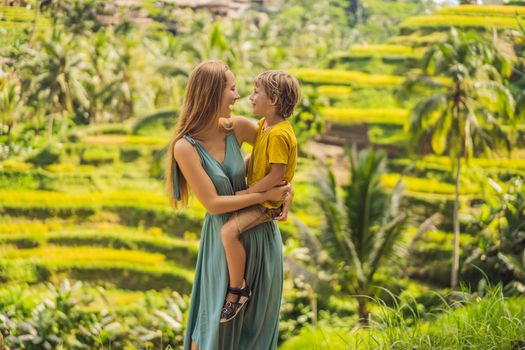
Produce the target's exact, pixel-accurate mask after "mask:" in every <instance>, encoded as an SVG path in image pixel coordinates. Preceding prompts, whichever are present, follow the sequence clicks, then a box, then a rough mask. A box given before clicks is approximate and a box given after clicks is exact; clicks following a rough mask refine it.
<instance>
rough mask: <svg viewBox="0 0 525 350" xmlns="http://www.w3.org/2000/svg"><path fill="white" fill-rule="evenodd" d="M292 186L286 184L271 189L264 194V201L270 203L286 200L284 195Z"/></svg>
mask: <svg viewBox="0 0 525 350" xmlns="http://www.w3.org/2000/svg"><path fill="white" fill-rule="evenodd" d="M291 189H292V185H291V184H290V183H289V182H286V183H285V184H284V185H279V186H275V187H273V188H272V189H270V190H268V191H266V192H264V193H265V195H266V197H267V198H266V200H268V201H272V202H278V201H282V200H284V199H285V198H286V195H287V194H288V193H289V192H290V191H291Z"/></svg>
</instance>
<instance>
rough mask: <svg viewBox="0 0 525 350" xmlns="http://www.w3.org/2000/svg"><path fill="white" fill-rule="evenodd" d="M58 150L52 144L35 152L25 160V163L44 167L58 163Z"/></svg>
mask: <svg viewBox="0 0 525 350" xmlns="http://www.w3.org/2000/svg"><path fill="white" fill-rule="evenodd" d="M60 153H61V152H60V149H59V148H58V147H57V146H56V145H53V144H49V145H47V146H45V147H44V148H42V149H41V150H39V151H37V152H36V153H35V154H34V155H32V156H29V157H28V158H27V160H26V161H27V162H29V163H31V164H33V165H36V166H40V167H44V166H47V165H51V164H55V163H58V162H59V161H60Z"/></svg>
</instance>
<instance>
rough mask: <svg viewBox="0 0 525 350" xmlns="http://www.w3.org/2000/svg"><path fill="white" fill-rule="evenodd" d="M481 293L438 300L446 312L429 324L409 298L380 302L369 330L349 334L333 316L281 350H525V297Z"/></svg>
mask: <svg viewBox="0 0 525 350" xmlns="http://www.w3.org/2000/svg"><path fill="white" fill-rule="evenodd" d="M480 293H481V294H474V295H471V294H469V293H457V294H456V295H455V297H456V300H458V299H459V300H460V301H459V302H457V303H455V304H453V305H447V304H446V303H445V300H444V299H440V301H439V302H438V303H439V304H440V305H441V309H442V312H441V313H439V314H436V315H435V316H434V317H432V319H431V320H429V321H424V320H423V319H422V317H421V314H420V312H419V310H418V309H417V306H415V305H414V304H413V303H412V302H410V300H409V301H402V300H398V302H397V303H396V304H395V305H394V306H392V307H388V306H386V305H385V304H384V303H381V302H380V301H379V303H380V304H381V305H382V307H381V309H380V313H379V315H378V316H377V317H376V318H374V320H373V322H372V323H371V324H370V327H368V328H359V329H353V330H352V331H350V332H349V331H348V328H347V327H345V326H344V325H343V326H339V325H338V323H339V322H338V320H337V319H334V318H332V319H331V320H330V324H329V325H328V324H327V325H323V326H321V327H318V328H314V327H312V328H304V329H303V331H302V332H301V334H300V335H299V336H297V337H295V338H292V339H290V340H289V341H288V342H287V343H285V344H283V346H282V347H281V348H282V349H285V350H292V349H305V348H315V349H356V350H357V349H364V350H367V349H425V350H427V349H428V350H430V349H446V350H452V349H458V348H465V349H491V348H498V349H502V350H512V349H519V348H521V347H523V344H524V343H523V337H522V334H523V332H525V328H524V323H523V320H524V318H525V315H524V314H523V310H522V307H521V305H522V303H523V298H513V299H507V298H505V297H504V296H503V294H502V292H501V288H499V287H488V288H482V289H481V290H480ZM438 298H439V296H438ZM334 324H335V325H336V326H334Z"/></svg>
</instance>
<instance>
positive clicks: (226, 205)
mask: <svg viewBox="0 0 525 350" xmlns="http://www.w3.org/2000/svg"><path fill="white" fill-rule="evenodd" d="M173 152H174V156H175V160H176V161H177V164H178V166H179V167H180V170H181V172H182V174H183V175H184V178H185V179H186V181H187V182H188V185H189V186H190V188H191V189H192V191H193V193H195V195H196V196H197V198H199V200H200V201H201V203H202V204H203V205H204V207H205V208H206V210H207V211H208V212H209V213H210V214H224V213H229V212H232V211H235V210H239V209H242V208H246V207H249V206H251V205H255V204H259V203H263V202H265V201H268V200H269V201H278V200H282V199H283V198H284V196H285V195H286V192H287V191H289V190H290V185H287V186H281V187H275V188H272V189H271V190H269V191H267V192H262V193H250V194H246V195H241V196H235V195H232V196H219V195H218V194H217V190H216V189H215V186H214V185H213V182H212V181H211V179H210V177H209V176H208V174H207V173H206V171H204V169H203V167H202V165H201V162H200V157H199V155H198V154H197V151H195V149H194V148H193V146H192V145H191V144H190V143H189V142H188V141H186V140H185V139H180V140H178V141H177V142H176V143H175V146H174V148H173Z"/></svg>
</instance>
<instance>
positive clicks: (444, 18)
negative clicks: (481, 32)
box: [401, 15, 519, 29]
mask: <svg viewBox="0 0 525 350" xmlns="http://www.w3.org/2000/svg"><path fill="white" fill-rule="evenodd" d="M449 27H467V28H485V29H489V28H497V29H518V28H519V26H518V22H517V20H516V19H515V18H512V17H496V16H490V17H487V16H461V15H430V16H415V17H409V18H407V19H406V20H405V21H404V22H403V23H401V28H408V29H418V28H449Z"/></svg>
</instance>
